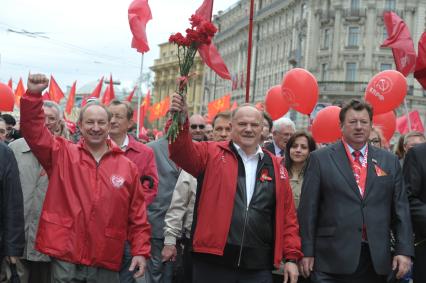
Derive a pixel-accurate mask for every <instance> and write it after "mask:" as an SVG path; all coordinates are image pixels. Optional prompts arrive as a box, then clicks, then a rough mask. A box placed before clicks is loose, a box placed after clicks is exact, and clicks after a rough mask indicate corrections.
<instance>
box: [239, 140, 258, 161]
mask: <svg viewBox="0 0 426 283" xmlns="http://www.w3.org/2000/svg"><path fill="white" fill-rule="evenodd" d="M233 144H234V146H235V148H236V149H237V152H238V154H239V155H240V156H241V157H242V158H243V157H244V158H245V159H251V158H253V157H255V156H260V159H263V156H264V155H265V153H264V152H263V150H262V148H261V147H260V146H259V145H258V146H257V149H256V152H255V153H254V154H252V155H250V156H248V155H247V154H246V153H245V152H244V150H242V149H241V147H240V146H239V145H238V144H236V143H233Z"/></svg>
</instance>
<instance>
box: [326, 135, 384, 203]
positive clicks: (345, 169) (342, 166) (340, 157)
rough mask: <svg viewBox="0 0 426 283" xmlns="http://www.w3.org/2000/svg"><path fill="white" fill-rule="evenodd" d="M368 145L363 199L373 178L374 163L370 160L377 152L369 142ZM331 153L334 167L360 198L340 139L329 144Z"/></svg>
mask: <svg viewBox="0 0 426 283" xmlns="http://www.w3.org/2000/svg"><path fill="white" fill-rule="evenodd" d="M367 146H368V156H367V180H366V184H365V194H364V199H365V198H366V197H367V196H368V193H369V192H370V191H371V187H372V185H373V183H374V180H375V171H374V164H373V162H372V159H373V158H375V156H376V154H377V149H376V148H374V146H371V145H370V144H368V145H367ZM330 148H331V151H332V154H331V158H332V160H333V161H334V162H335V165H336V167H337V168H338V170H339V171H340V172H341V173H342V175H343V177H344V178H345V179H346V182H347V183H348V184H349V186H350V187H351V188H352V190H353V191H354V193H355V194H356V195H357V196H358V197H359V198H360V199H362V197H361V194H360V193H359V189H358V185H357V184H356V181H355V177H354V174H353V171H352V168H351V165H350V162H349V160H348V156H347V154H346V150H345V147H344V145H343V143H342V141H339V142H337V143H335V144H333V145H331V146H330Z"/></svg>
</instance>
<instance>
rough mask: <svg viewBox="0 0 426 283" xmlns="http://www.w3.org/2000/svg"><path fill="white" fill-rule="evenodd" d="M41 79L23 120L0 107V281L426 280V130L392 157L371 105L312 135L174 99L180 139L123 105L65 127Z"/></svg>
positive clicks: (31, 89) (353, 106) (99, 107)
mask: <svg viewBox="0 0 426 283" xmlns="http://www.w3.org/2000/svg"><path fill="white" fill-rule="evenodd" d="M48 82H49V81H48V79H47V77H46V76H44V75H41V74H33V75H29V78H28V90H27V93H26V94H25V95H24V96H23V97H22V99H21V102H20V112H21V113H20V118H19V120H20V121H19V123H17V122H16V120H15V118H14V117H13V116H12V115H10V114H2V115H1V116H0V206H1V214H0V217H1V219H0V258H1V274H0V282H12V280H13V278H18V279H19V281H20V282H25V283H27V282H28V283H61V282H90V283H92V282H102V283H104V282H106V283H109V282H111V283H118V282H123V283H134V282H146V283H163V282H164V283H171V282H177V283H180V282H184V283H186V282H188V283H190V282H195V283H209V282H212V283H213V282H225V283H228V282H229V283H234V282H235V283H237V282H244V283H245V282H247V283H251V282H253V283H258V282H266V283H268V282H271V283H272V282H286V283H287V282H288V283H295V282H313V283H322V282H324V283H325V282H336V283H349V282H351V283H358V282H359V283H361V282H362V283H370V282H371V283H380V282H383V283H384V282H408V280H410V277H411V278H412V279H413V282H414V283H419V282H420V283H422V282H426V272H425V270H424V268H422V267H423V266H424V265H425V263H426V185H425V184H426V179H425V178H426V177H425V176H426V162H425V161H424V160H423V158H422V157H424V156H426V139H425V136H424V134H423V133H420V132H415V131H413V132H409V133H407V134H406V135H402V136H401V137H400V138H399V141H398V142H397V143H396V145H395V151H394V152H393V151H392V150H391V147H390V146H389V143H388V141H386V140H385V139H384V137H383V134H382V133H381V131H380V129H378V128H375V127H372V115H373V110H372V108H371V106H370V105H369V104H368V103H366V102H364V101H360V100H351V101H347V102H346V104H345V105H344V106H343V107H342V110H341V112H340V116H339V120H340V126H341V131H342V138H341V139H339V140H337V141H336V142H335V143H332V144H318V143H316V142H315V140H314V138H313V137H312V136H311V134H310V133H309V131H307V130H306V129H297V127H296V125H295V123H294V122H293V121H292V120H291V119H289V118H286V117H282V118H280V119H278V120H275V121H272V119H271V118H270V117H269V115H268V114H267V113H266V112H264V111H261V110H258V109H257V108H256V107H255V106H253V105H251V104H243V105H240V106H238V107H237V109H235V110H233V111H232V112H220V113H218V114H217V115H216V116H215V117H214V118H213V119H212V120H211V121H206V119H205V118H204V117H203V116H202V115H200V113H188V107H187V104H186V101H185V99H184V98H182V97H181V96H180V95H178V94H171V97H170V101H171V104H170V109H169V112H170V113H173V112H177V111H179V112H182V113H184V115H186V117H187V118H186V120H185V121H184V122H183V124H182V125H181V127H180V130H179V133H178V135H177V138H176V140H173V141H170V140H168V139H167V138H166V137H160V138H158V139H156V140H153V141H151V142H149V143H146V142H145V141H146V140H147V139H145V138H144V139H143V140H140V139H139V138H140V137H135V136H134V135H133V134H132V132H131V129H132V128H134V122H133V121H132V117H133V109H132V107H131V105H130V104H129V103H128V102H123V101H120V100H113V101H111V103H110V104H109V105H103V104H101V103H100V102H98V101H96V100H95V101H91V102H89V103H88V104H86V105H85V106H84V107H83V108H82V109H81V110H80V114H79V117H78V121H77V125H78V136H73V135H71V134H70V133H69V132H68V130H67V126H66V123H65V121H64V119H63V112H62V109H61V108H60V107H59V106H58V105H57V104H56V103H54V102H52V101H44V100H43V99H42V96H41V94H42V93H43V91H44V89H46V88H47V86H48ZM190 114H191V115H190ZM170 123H171V120H170V119H169V120H168V122H167V123H166V125H165V129H164V132H167V129H168V127H169V126H170Z"/></svg>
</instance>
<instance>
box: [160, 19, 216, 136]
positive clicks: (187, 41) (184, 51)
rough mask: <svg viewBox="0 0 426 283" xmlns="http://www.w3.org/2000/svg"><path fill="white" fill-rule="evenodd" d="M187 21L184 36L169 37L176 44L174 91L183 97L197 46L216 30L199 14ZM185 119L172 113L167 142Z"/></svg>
mask: <svg viewBox="0 0 426 283" xmlns="http://www.w3.org/2000/svg"><path fill="white" fill-rule="evenodd" d="M189 21H190V23H191V28H188V29H187V30H186V36H183V35H182V34H181V33H180V32H178V33H176V34H173V35H171V36H170V38H169V42H170V43H174V44H176V45H177V46H178V58H179V73H180V77H179V78H178V85H177V90H176V92H177V93H178V94H179V95H181V96H183V97H184V96H185V95H186V91H187V84H188V75H189V71H190V69H191V67H192V65H193V64H194V57H195V54H196V53H197V50H198V48H199V47H200V46H201V45H203V44H206V45H209V44H210V43H211V40H212V38H213V36H214V34H215V33H216V31H217V28H216V27H215V26H214V25H213V24H212V23H211V22H210V21H206V20H205V19H204V18H203V17H201V16H199V15H196V14H194V15H192V16H191V18H189ZM185 119H186V117H183V115H182V113H173V118H172V124H171V125H170V127H169V129H168V131H167V138H168V139H169V142H173V141H175V140H176V138H177V135H178V133H179V129H180V127H181V125H183V123H184V122H185Z"/></svg>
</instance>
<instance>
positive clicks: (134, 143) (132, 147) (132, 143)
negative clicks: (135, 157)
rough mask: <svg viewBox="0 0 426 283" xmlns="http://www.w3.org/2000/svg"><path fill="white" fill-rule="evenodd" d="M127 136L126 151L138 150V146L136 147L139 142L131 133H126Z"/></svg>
mask: <svg viewBox="0 0 426 283" xmlns="http://www.w3.org/2000/svg"><path fill="white" fill-rule="evenodd" d="M127 137H128V138H129V144H128V145H127V148H126V151H128V150H133V151H136V152H140V147H138V143H139V142H138V141H136V139H135V138H134V137H133V136H131V135H127Z"/></svg>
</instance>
